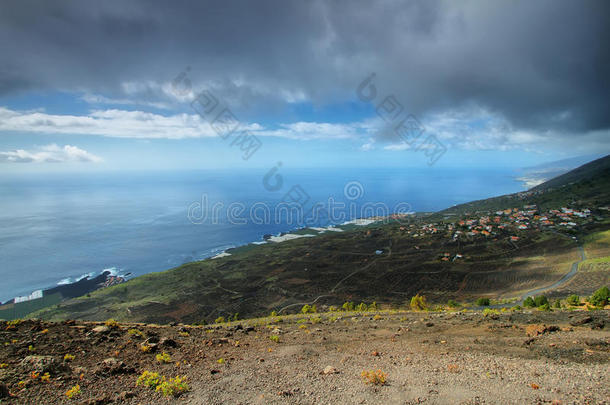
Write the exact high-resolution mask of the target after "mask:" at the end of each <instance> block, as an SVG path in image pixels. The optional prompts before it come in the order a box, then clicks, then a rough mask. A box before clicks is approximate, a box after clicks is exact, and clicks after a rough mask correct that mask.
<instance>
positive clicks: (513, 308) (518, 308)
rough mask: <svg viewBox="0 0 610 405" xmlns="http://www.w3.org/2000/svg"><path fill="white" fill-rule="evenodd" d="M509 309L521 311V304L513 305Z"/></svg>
mask: <svg viewBox="0 0 610 405" xmlns="http://www.w3.org/2000/svg"><path fill="white" fill-rule="evenodd" d="M511 310H513V311H521V305H515V306H514V307H512V308H511Z"/></svg>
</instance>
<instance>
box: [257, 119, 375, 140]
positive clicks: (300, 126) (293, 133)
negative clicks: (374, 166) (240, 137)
mask: <svg viewBox="0 0 610 405" xmlns="http://www.w3.org/2000/svg"><path fill="white" fill-rule="evenodd" d="M369 132H370V130H369V128H368V126H367V125H366V124H365V123H362V122H354V123H348V124H334V123H333V124H331V123H326V122H302V121H301V122H295V123H291V124H280V127H279V128H277V129H265V130H260V131H257V132H255V134H257V135H262V136H277V137H282V138H290V139H301V140H311V139H329V138H332V139H348V138H360V137H362V136H363V135H368V134H369Z"/></svg>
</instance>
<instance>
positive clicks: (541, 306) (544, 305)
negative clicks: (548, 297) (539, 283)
mask: <svg viewBox="0 0 610 405" xmlns="http://www.w3.org/2000/svg"><path fill="white" fill-rule="evenodd" d="M538 309H539V310H540V311H550V310H551V306H550V305H549V303H548V302H547V303H546V304H542V305H540V306H539V307H538Z"/></svg>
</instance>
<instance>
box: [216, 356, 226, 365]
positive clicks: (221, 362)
mask: <svg viewBox="0 0 610 405" xmlns="http://www.w3.org/2000/svg"><path fill="white" fill-rule="evenodd" d="M216 363H218V364H225V363H226V360H225V359H223V358H222V357H221V358H219V359H218V360H216Z"/></svg>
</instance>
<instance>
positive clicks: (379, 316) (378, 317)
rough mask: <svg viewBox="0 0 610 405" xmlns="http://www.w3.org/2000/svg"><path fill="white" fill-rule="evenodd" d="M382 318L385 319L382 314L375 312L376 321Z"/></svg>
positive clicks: (374, 318)
mask: <svg viewBox="0 0 610 405" xmlns="http://www.w3.org/2000/svg"><path fill="white" fill-rule="evenodd" d="M380 319H383V317H382V316H381V315H379V314H375V316H374V317H373V320H374V321H378V320H380Z"/></svg>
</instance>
